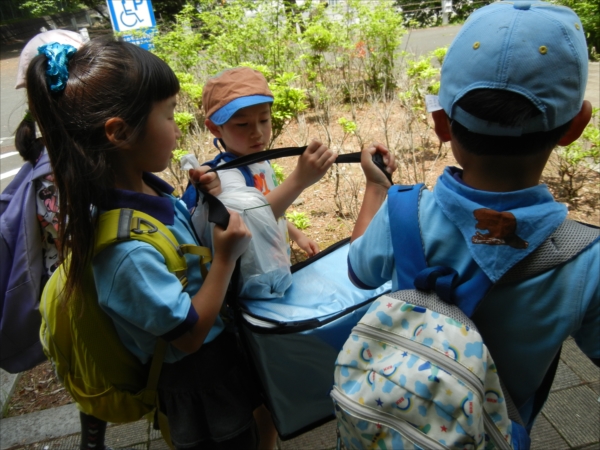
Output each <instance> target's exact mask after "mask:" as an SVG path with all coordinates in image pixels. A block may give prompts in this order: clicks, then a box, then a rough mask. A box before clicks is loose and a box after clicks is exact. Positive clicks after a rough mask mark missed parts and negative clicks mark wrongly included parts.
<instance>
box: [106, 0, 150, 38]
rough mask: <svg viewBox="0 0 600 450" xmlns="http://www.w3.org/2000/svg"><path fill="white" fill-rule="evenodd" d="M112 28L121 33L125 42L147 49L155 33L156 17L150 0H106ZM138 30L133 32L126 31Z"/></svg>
mask: <svg viewBox="0 0 600 450" xmlns="http://www.w3.org/2000/svg"><path fill="white" fill-rule="evenodd" d="M106 3H107V4H108V10H109V11H110V20H111V22H112V25H113V30H115V31H116V32H119V33H122V37H123V39H124V40H125V41H127V42H132V43H134V44H136V45H139V46H140V47H143V48H145V49H146V50H149V49H150V48H152V47H153V45H152V36H153V35H154V34H155V33H156V19H155V18H154V10H153V9H152V3H151V2H150V0H107V1H106ZM133 30H138V31H137V32H135V33H133V34H126V32H127V31H133Z"/></svg>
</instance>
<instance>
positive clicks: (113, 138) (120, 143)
mask: <svg viewBox="0 0 600 450" xmlns="http://www.w3.org/2000/svg"><path fill="white" fill-rule="evenodd" d="M104 132H105V133H106V138H107V139H108V141H109V142H110V143H111V144H113V145H114V146H115V147H119V148H125V147H126V146H127V144H128V143H129V137H130V133H131V129H130V128H129V125H127V124H126V123H125V121H124V120H123V119H121V118H119V117H111V118H110V119H108V120H107V121H106V123H105V124H104Z"/></svg>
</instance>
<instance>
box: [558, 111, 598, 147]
mask: <svg viewBox="0 0 600 450" xmlns="http://www.w3.org/2000/svg"><path fill="white" fill-rule="evenodd" d="M591 118H592V104H591V103H590V102H589V101H587V100H584V101H583V105H581V109H580V110H579V113H578V114H577V115H576V116H575V117H573V120H572V121H571V126H570V127H569V129H568V130H567V132H566V133H565V134H564V135H563V137H561V138H560V140H559V141H558V145H561V146H565V145H569V144H570V143H572V142H575V141H576V140H577V139H578V138H579V136H581V133H583V130H585V127H587V124H588V123H590V120H591Z"/></svg>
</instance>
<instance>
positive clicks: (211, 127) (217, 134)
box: [204, 119, 222, 139]
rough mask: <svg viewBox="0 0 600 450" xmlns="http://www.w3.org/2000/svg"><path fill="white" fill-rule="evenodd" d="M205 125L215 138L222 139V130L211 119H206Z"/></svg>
mask: <svg viewBox="0 0 600 450" xmlns="http://www.w3.org/2000/svg"><path fill="white" fill-rule="evenodd" d="M204 125H206V128H208V131H210V132H211V133H212V134H213V136H214V137H216V138H219V139H221V137H222V136H221V129H220V127H219V126H218V125H215V124H214V122H213V121H212V120H210V119H206V120H205V121H204Z"/></svg>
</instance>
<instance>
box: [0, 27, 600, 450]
mask: <svg viewBox="0 0 600 450" xmlns="http://www.w3.org/2000/svg"><path fill="white" fill-rule="evenodd" d="M458 29H459V27H441V28H436V29H429V30H418V31H414V32H412V33H411V34H410V35H408V36H407V37H405V41H404V47H405V48H407V49H408V50H409V51H411V52H415V53H424V52H428V51H430V50H433V49H434V48H437V47H440V46H443V45H446V44H447V43H448V42H449V41H451V40H452V38H453V37H454V36H455V35H456V32H457V31H458ZM19 49H20V47H19V46H5V45H3V46H2V48H1V49H0V81H1V91H0V100H1V107H2V112H1V115H0V129H1V131H2V134H1V135H0V153H1V155H0V157H1V159H0V168H1V172H2V174H6V173H7V172H10V171H11V170H14V169H16V168H18V167H20V164H21V162H20V159H19V158H18V156H15V155H11V153H12V152H14V147H13V143H12V140H11V139H10V135H11V133H12V130H14V128H15V127H16V125H17V124H18V123H19V121H20V120H21V118H22V111H23V110H24V109H25V107H24V96H23V91H22V90H19V91H16V90H15V89H14V79H15V73H16V61H17V59H18V54H19ZM586 98H587V99H589V100H590V101H591V102H592V104H593V105H594V106H600V81H599V64H598V63H593V64H591V65H590V72H589V80H588V86H587V90H586ZM10 178H11V177H10V176H8V177H6V178H4V179H2V180H0V182H1V183H2V189H4V187H5V185H6V183H7V181H9V180H10ZM16 379H17V376H14V375H9V374H7V373H6V372H4V371H0V406H1V407H3V406H5V405H6V401H7V399H8V398H9V397H10V393H11V391H12V389H13V388H14V385H15V382H16ZM599 396H600V369H599V368H597V367H596V366H594V365H593V364H592V363H591V362H590V361H589V360H588V359H587V358H586V357H585V356H584V355H583V354H582V353H581V352H580V351H579V349H578V348H577V347H576V345H575V343H574V342H573V341H572V340H569V341H568V342H567V343H566V344H565V346H564V349H563V353H562V356H561V362H560V365H559V368H558V373H557V376H556V379H555V381H554V384H553V387H552V392H551V394H550V398H549V399H548V402H547V403H546V405H545V407H544V409H543V411H542V415H541V416H540V417H539V419H538V421H537V423H536V426H535V427H534V429H533V433H532V440H533V446H532V448H533V449H534V450H567V449H580V450H592V449H594V450H600V403H599V401H600V398H599ZM2 409H3V408H2ZM78 431H79V422H78V413H77V410H76V409H75V407H74V405H67V406H63V407H60V408H53V409H49V410H45V411H39V412H35V413H32V414H26V415H23V416H17V417H11V418H7V419H1V420H0V449H1V450H5V449H11V450H17V449H19V450H21V449H22V450H30V449H44V450H51V449H59V450H68V449H76V448H77V446H78V442H79V434H78ZM335 443H336V433H335V423H334V422H330V423H328V424H325V425H323V426H322V427H319V428H317V429H315V430H313V431H311V432H308V433H305V434H303V435H302V436H300V437H298V438H296V439H293V440H290V441H286V442H282V443H281V444H280V448H281V449H282V450H295V449H333V448H335ZM107 445H109V446H111V447H113V448H123V447H129V448H137V449H143V448H144V449H145V448H150V449H153V450H163V449H167V448H168V447H167V446H166V445H165V443H164V442H163V441H162V439H161V438H160V435H159V434H158V433H157V432H155V431H149V430H148V427H147V425H146V423H145V422H143V421H140V422H136V423H133V424H128V425H119V426H111V427H110V428H109V430H108V432H107Z"/></svg>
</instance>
